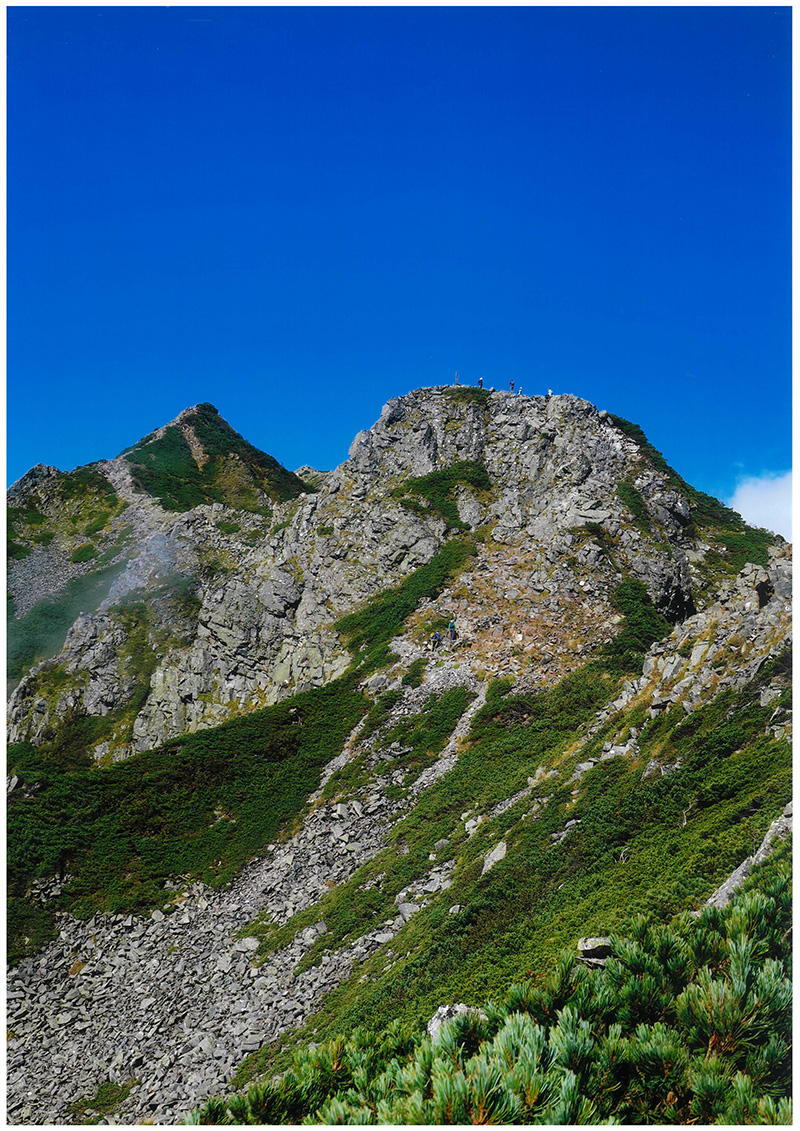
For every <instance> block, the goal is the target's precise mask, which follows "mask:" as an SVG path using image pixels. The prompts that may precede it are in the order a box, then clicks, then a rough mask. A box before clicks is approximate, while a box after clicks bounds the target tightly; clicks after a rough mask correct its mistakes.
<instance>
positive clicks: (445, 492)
mask: <svg viewBox="0 0 800 1131" xmlns="http://www.w3.org/2000/svg"><path fill="white" fill-rule="evenodd" d="M459 484H464V485H465V486H469V487H474V488H475V489H476V490H477V491H490V490H491V487H492V484H491V480H490V479H489V474H488V472H487V471H486V468H485V467H484V465H483V464H482V463H475V462H473V461H470V460H460V461H459V462H458V463H454V464H453V465H452V466H451V467H445V468H442V469H441V470H440V471H432V472H431V473H430V474H429V475H421V476H419V477H417V478H415V479H409V480H408V481H407V482H406V483H403V484H402V485H401V486H400V487H396V488H395V490H394V491H393V492H392V494H393V495H394V496H395V497H396V498H398V499H399V500H400V502H401V503H402V504H403V506H404V507H407V508H408V509H409V510H413V511H414V512H415V513H416V514H420V515H423V516H430V515H435V516H436V517H438V518H443V519H444V520H445V522H446V523H447V524H448V526H449V527H451V528H452V529H453V530H469V526H468V525H467V524H466V523H465V522H462V521H461V519H460V518H459V517H458V508H457V507H456V504H455V501H454V499H453V492H454V491H455V488H456V487H457V486H458V485H459Z"/></svg>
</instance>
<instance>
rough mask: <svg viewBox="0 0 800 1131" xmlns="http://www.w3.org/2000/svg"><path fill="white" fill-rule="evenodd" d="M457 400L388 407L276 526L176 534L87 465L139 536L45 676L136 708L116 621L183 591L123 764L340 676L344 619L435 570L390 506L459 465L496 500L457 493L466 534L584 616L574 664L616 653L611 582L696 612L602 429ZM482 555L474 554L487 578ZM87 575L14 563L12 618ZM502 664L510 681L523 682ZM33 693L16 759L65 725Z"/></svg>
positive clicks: (653, 512)
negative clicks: (479, 475)
mask: <svg viewBox="0 0 800 1131" xmlns="http://www.w3.org/2000/svg"><path fill="white" fill-rule="evenodd" d="M457 393H458V391H457V390H453V389H450V388H430V389H418V390H416V391H415V392H412V393H409V394H408V395H407V396H404V397H397V398H394V399H392V400H391V401H389V403H388V404H387V405H386V406H385V407H384V409H383V411H382V413H381V416H380V418H379V420H378V421H377V422H376V424H375V425H374V426H373V427H372V428H371V429H369V430H367V431H363V432H360V433H359V434H358V435H357V436H356V438H355V439H354V441H353V444H352V445H351V449H350V454H349V457H348V459H347V460H346V461H345V462H344V463H343V464H341V465H340V466H339V467H338V468H336V469H335V470H333V471H330V472H327V473H324V474H322V473H314V472H313V469H304V470H306V471H307V472H309V478H312V479H314V480H315V481H316V482H317V485H318V490H317V492H316V493H315V494H307V495H301V496H300V497H299V498H296V499H292V500H291V501H290V502H287V503H282V504H272V510H273V514H272V517H271V519H269V520H267V521H265V520H264V519H263V518H262V517H260V516H258V515H255V514H252V513H249V512H243V511H232V510H230V508H227V507H225V506H222V505H221V504H216V503H215V504H210V505H203V506H199V507H196V508H195V509H194V510H192V511H189V512H186V513H184V514H177V515H176V514H175V513H174V512H167V511H164V510H163V509H162V508H161V507H160V505H159V504H158V503H157V502H156V501H155V500H154V499H152V498H151V497H149V496H147V495H144V494H142V493H141V492H139V491H137V490H136V488H135V485H134V483H133V480H132V478H131V467H130V464H129V463H128V462H127V461H126V460H125V458H124V457H117V459H115V460H108V461H104V462H102V463H99V464H97V465H96V466H97V469H98V470H100V471H102V473H103V474H104V475H105V476H106V477H107V478H108V480H109V481H110V482H111V483H112V484H113V485H114V488H115V490H116V491H117V493H118V495H119V497H120V498H122V499H124V500H125V501H126V502H127V504H128V505H127V509H126V510H125V511H124V513H123V514H122V515H121V516H120V517H119V519H118V520H115V522H118V523H119V524H120V526H119V528H120V529H122V526H121V524H122V523H123V522H124V523H125V524H126V529H128V528H129V531H130V533H129V535H128V542H127V543H126V545H125V547H124V548H122V549H120V551H119V553H118V554H117V557H116V558H115V559H114V561H115V562H117V563H118V564H119V566H120V569H121V572H120V573H119V574H118V576H117V577H116V579H115V580H114V581H113V584H112V586H111V589H110V591H109V594H108V597H107V598H106V600H105V601H103V602H102V603H101V605H100V607H99V609H98V610H97V611H96V612H94V613H91V614H90V615H86V616H83V617H79V618H78V619H77V620H76V621H75V623H74V624H73V626H72V629H71V630H70V633H69V635H68V637H67V641H66V643H65V645H64V648H63V650H62V652H61V654H60V655H58V656H57V657H56V663H57V666H58V667H59V669H61V670H66V671H67V672H69V673H70V674H71V675H72V676H73V677H74V679H73V680H72V682H71V685H70V694H71V695H72V696H73V699H74V705H75V707H76V709H78V710H83V711H86V712H87V713H89V714H104V713H106V712H107V711H108V710H110V709H111V707H112V705H113V707H121V706H124V705H125V704H126V703H130V702H131V701H132V699H133V696H134V694H135V693H136V690H137V681H136V679H135V678H134V677H133V675H132V674H131V672H130V670H129V669H130V665H127V667H126V661H125V649H126V646H127V637H126V631H127V630H126V629H125V627H124V626H123V625H121V622H120V620H119V618H116V617H115V614H114V610H115V609H116V608H117V606H118V605H119V603H120V602H121V601H122V600H124V599H125V598H126V597H128V598H136V597H137V596H138V595H139V593H140V592H141V593H144V594H145V596H147V595H148V594H152V593H153V592H155V591H157V590H158V588H159V586H161V587H163V586H168V585H169V584H171V583H173V582H174V581H175V578H176V577H177V578H180V579H183V581H184V582H186V583H191V584H192V586H193V587H194V592H195V595H196V601H197V603H198V606H199V607H196V608H194V609H193V610H190V611H189V612H186V611H185V610H184V612H183V613H181V614H180V615H179V614H177V613H175V612H174V610H173V611H172V612H169V611H168V612H165V613H164V614H163V617H162V623H159V624H158V625H155V624H151V625H150V628H149V636H148V643H149V646H150V647H151V648H152V649H153V650H154V651H155V653H156V655H157V664H156V667H155V670H154V671H153V673H152V676H151V677H150V689H149V694H148V695H147V697H146V699H145V701H144V704H143V705H142V707H141V709H140V710H139V713H138V716H137V718H136V719H135V722H134V724H133V728H132V739H130V738H123V737H117V738H112V741H111V749H112V752H113V756H114V757H122V756H124V755H125V754H126V753H130V752H131V751H133V750H142V749H146V748H147V747H150V746H154V745H157V744H158V743H161V742H163V741H165V740H166V739H168V738H172V737H175V736H176V735H178V734H180V733H182V732H185V731H187V730H189V731H191V730H195V729H198V728H201V727H207V726H210V725H213V724H215V723H218V722H221V721H223V720H225V719H226V718H228V717H229V716H230V714H231V713H232V712H233V711H242V710H249V709H253V708H257V707H261V706H266V705H269V704H270V703H274V702H276V701H277V700H279V699H280V698H281V697H283V696H284V695H286V694H290V693H292V692H293V691H294V690H296V689H297V688H299V687H307V686H314V685H317V684H320V683H323V682H325V681H327V680H329V679H331V678H334V677H335V676H336V675H338V674H339V673H341V672H342V671H343V670H344V668H345V667H346V665H347V663H348V662H349V656H348V654H347V652H346V651H345V649H344V648H343V647H342V644H341V641H340V639H339V637H338V635H337V633H336V632H335V631H334V629H333V624H334V623H335V621H336V619H337V618H338V617H339V616H341V615H343V614H344V613H345V612H347V611H349V610H350V609H352V608H353V607H354V606H355V605H357V604H358V603H359V602H363V601H365V600H367V599H368V598H370V597H372V596H374V595H375V594H376V593H377V592H379V591H380V590H381V589H384V588H385V587H387V586H391V585H395V584H397V583H398V582H399V581H401V580H402V579H403V578H404V577H406V576H408V574H409V573H411V572H412V571H413V570H414V569H416V568H418V567H419V566H421V565H423V564H425V563H426V562H428V561H430V559H431V558H432V557H433V555H434V554H435V553H437V551H438V550H439V549H440V548H441V546H442V544H443V542H444V540H445V537H446V526H445V523H444V521H443V520H442V519H441V518H440V517H439V516H438V515H436V514H435V513H434V514H431V515H430V516H426V515H424V514H420V513H417V512H416V511H412V510H409V509H408V508H406V507H405V506H403V504H402V503H401V502H400V500H399V498H397V497H396V496H395V495H393V494H392V491H393V489H394V488H396V487H398V486H400V485H401V484H403V483H405V482H407V481H408V480H409V479H410V478H412V477H415V476H420V475H426V474H428V473H430V472H433V471H437V470H440V469H443V468H447V467H450V466H451V465H452V464H453V463H456V462H458V461H462V460H467V461H476V462H482V463H484V464H485V466H486V468H487V471H488V473H489V476H490V478H491V480H492V483H493V490H492V492H491V496H490V497H482V496H479V494H478V493H476V492H475V491H474V490H473V489H472V488H469V487H466V486H461V487H458V488H457V491H456V494H455V501H456V503H457V506H458V509H459V513H460V515H461V519H462V521H464V522H467V523H468V524H469V525H470V526H472V527H473V528H474V527H477V526H479V525H487V524H488V525H489V526H490V527H491V539H492V542H491V543H490V546H491V545H493V546H495V547H501V548H505V547H512V548H513V547H520V548H521V549H522V550H524V552H525V554H526V556H527V559H528V560H529V561H530V562H531V563H533V562H537V561H538V565H536V566H535V567H534V568H533V569H532V571H531V573H530V575H529V577H528V579H527V580H526V582H525V584H526V585H527V586H529V587H530V589H529V591H530V592H535V593H537V594H542V593H544V594H545V595H546V594H548V593H549V594H550V595H551V596H550V598H549V599H550V600H551V601H553V602H555V607H558V602H559V601H561V600H563V601H572V602H573V603H574V600H575V597H576V596H578V597H580V598H585V599H586V600H587V601H589V602H590V603H592V607H593V608H594V609H595V611H596V616H595V622H594V623H593V624H591V625H588V624H587V626H586V634H587V635H586V637H585V644H583V645H581V646H580V647H583V648H584V649H586V648H591V647H593V646H596V644H597V643H598V642H599V641H600V640H602V639H603V638H604V634H605V636H607V635H608V622H609V621H610V619H611V613H610V610H609V608H608V604H607V601H608V594H609V593H610V591H611V590H612V588H613V586H614V584H615V583H616V580H617V576H616V568H615V565H616V567H618V568H620V569H627V570H628V571H630V572H631V573H632V574H633V575H634V576H637V577H640V578H642V579H643V580H644V581H645V583H646V584H647V585H648V587H649V589H650V591H651V594H652V596H653V598H654V600H655V601H656V603H657V604H659V605H660V606H661V607H662V608H663V609H664V610H666V611H667V612H669V613H670V615H672V616H683V615H685V614H686V613H687V612H691V611H692V597H691V583H692V569H693V568H694V567H693V566H692V564H691V562H692V559H696V558H697V557H698V554H699V557H700V558H702V553H701V552H700V551H698V547H697V544H696V542H694V541H693V540H692V539H691V538H690V537H689V536H688V535H687V534H686V519H687V515H688V504H687V503H686V500H685V499H683V498H682V497H681V496H680V495H679V494H677V493H676V492H675V491H674V490H673V489H672V488H671V487H670V485H669V484H668V483H667V482H666V480H665V479H664V477H663V476H662V475H661V473H660V472H658V471H657V470H655V469H653V468H652V467H651V466H650V465H649V464H648V463H647V461H646V460H645V459H644V457H643V456H642V453H641V451H640V450H639V448H638V446H637V445H636V444H635V443H634V442H633V441H632V440H630V439H629V438H628V437H627V436H626V435H625V434H623V433H622V432H621V431H619V429H617V428H616V427H615V425H614V424H613V422H612V421H611V419H610V418H609V417H608V416H607V414H605V413H599V412H598V411H597V409H595V408H594V407H593V406H592V405H590V404H589V403H588V402H586V401H583V400H580V399H579V398H577V397H574V396H569V395H566V396H557V397H551V398H545V397H522V396H519V397H513V396H511V395H510V394H507V393H501V392H498V393H492V394H491V395H490V396H488V398H486V399H485V403H481V402H479V401H476V400H474V399H471V398H470V396H469V394H467V395H466V396H464V395H462V394H464V393H465V390H461V393H460V394H458V395H456V394H457ZM184 415H185V414H182V416H184ZM180 420H181V418H179V421H180ZM181 427H183V425H181ZM183 430H184V431H186V429H185V428H184V429H183ZM189 438H190V440H191V438H192V437H191V436H190V437H189ZM57 474H58V473H57V472H56V471H55V469H52V468H45V467H41V466H39V467H36V468H33V469H32V470H31V471H30V472H28V473H27V475H25V476H23V478H22V479H21V480H19V481H18V483H16V484H15V485H14V486H13V488H12V489H11V493H10V497H11V498H13V499H14V500H15V503H16V504H19V505H22V504H23V503H24V502H26V501H28V500H31V499H40V498H44V497H45V496H44V495H42V492H45V493H46V491H47V489H48V488H47V484H48V482H49V481H50V480H51V479H52V478H53V476H57ZM623 480H625V481H626V482H632V483H633V484H634V485H635V487H636V489H637V490H638V491H639V493H640V495H641V497H642V498H643V500H644V503H645V505H646V507H647V509H648V513H649V516H650V522H651V525H652V529H653V533H652V535H647V534H645V533H643V532H642V530H640V529H639V528H638V527H637V526H636V524H635V522H634V521H633V519H632V515H631V514H630V512H629V511H628V510H627V509H626V506H625V505H624V503H623V502H622V501H621V499H620V498H619V497H618V495H617V486H618V484H619V483H620V482H622V481H623ZM585 522H594V523H598V524H600V525H601V526H602V527H603V529H605V530H607V531H608V532H609V534H610V535H613V536H614V537H615V539H617V544H616V548H615V565H612V564H611V563H610V562H609V561H608V560H607V559H606V557H605V556H604V552H603V549H602V547H601V546H599V544H598V543H597V542H588V543H587V544H586V545H583V546H581V545H578V546H576V545H575V541H576V539H575V535H574V534H572V533H570V531H571V530H572V529H574V528H582V526H583V524H584V523H585ZM236 526H238V527H239V529H238V530H235V531H233V532H232V533H228V532H226V531H228V530H231V528H232V527H236ZM490 552H491V551H490V550H485V549H484V548H481V551H480V557H479V562H480V561H482V560H483V558H484V557H485V556H486V555H488V554H489V553H490ZM92 568H93V567H92V565H91V563H87V564H75V563H71V561H70V559H69V556H68V555H67V554H66V551H64V550H63V549H60V548H59V546H58V545H56V543H54V544H53V545H52V546H50V547H49V548H48V549H47V550H36V551H34V553H33V554H31V555H30V556H29V557H27V558H25V559H23V560H20V561H12V562H11V565H10V570H9V586H10V590H11V592H12V595H14V596H15V599H17V600H18V602H19V601H21V602H23V603H24V602H25V601H28V602H31V601H32V600H33V599H39V598H42V597H44V596H49V595H52V596H55V597H56V598H58V596H59V594H61V593H63V592H64V587H65V585H66V583H67V582H68V581H69V580H70V578H72V577H74V576H78V575H79V574H80V575H81V576H82V574H84V573H86V572H87V571H88V572H90V571H91V569H92ZM81 571H82V572H81ZM590 573H591V577H590V576H589V574H590ZM512 591H513V590H512V589H509V591H508V592H509V594H510V593H511V592H512ZM520 595H521V594H520ZM25 607H30V605H28V606H25ZM491 607H492V606H491V605H489V606H487V609H491ZM18 611H22V606H20V607H19V608H18ZM496 616H497V613H496V612H495V617H496ZM490 618H491V613H487V616H484V617H481V616H478V617H477V618H476V619H475V622H474V633H476V634H477V635H478V636H480V635H481V634H482V635H483V636H485V637H486V639H487V641H491V633H492V631H493V627H492V625H491V624H490V623H488V620H489V619H490ZM156 619H157V618H156ZM484 622H487V623H484ZM465 627H466V628H468V627H469V626H465ZM487 646H488V645H487ZM543 655H544V656H545V657H546V656H547V653H546V652H544V653H543ZM478 662H479V663H482V662H483V659H482V657H480V658H479V661H478ZM542 662H543V664H545V665H546V664H547V663H551V662H552V661H548V660H547V659H546V658H544V659H543V661H542ZM556 662H560V661H558V660H557V661H556ZM509 663H510V671H511V673H512V674H514V673H518V672H519V664H518V663H516V661H513V659H512V660H510V661H509ZM42 683H43V680H42V672H41V670H40V669H38V668H34V669H33V670H32V671H31V672H30V674H28V675H27V676H26V677H25V678H24V679H23V680H22V681H21V683H20V684H19V685H18V687H17V688H16V689H15V690H14V692H13V693H12V696H11V700H10V704H9V737H10V739H11V740H12V741H21V740H25V739H30V740H31V741H33V742H37V741H39V740H40V737H41V735H42V734H43V732H44V731H45V730H46V729H47V727H48V726H49V725H51V723H52V720H53V718H54V717H57V716H58V713H59V710H60V707H59V706H58V705H57V704H56V703H54V702H53V701H52V698H49V697H48V695H47V694H45V693H43V691H42Z"/></svg>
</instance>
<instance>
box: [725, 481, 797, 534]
mask: <svg viewBox="0 0 800 1131" xmlns="http://www.w3.org/2000/svg"><path fill="white" fill-rule="evenodd" d="M728 506H729V507H732V508H733V509H734V510H735V511H738V512H739V514H740V515H741V516H742V518H743V519H744V520H745V521H746V522H749V523H750V525H751V526H764V527H766V529H767V530H772V531H773V532H774V533H775V534H782V535H783V537H784V538H786V539H787V541H789V542H791V540H792V473H791V471H786V472H784V473H783V474H782V475H779V474H773V473H771V472H765V474H764V475H761V476H759V477H758V478H753V479H743V480H742V481H741V483H739V484H738V486H737V488H736V490H735V491H734V492H733V495H732V496H731V498H730V499H728Z"/></svg>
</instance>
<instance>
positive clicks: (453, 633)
mask: <svg viewBox="0 0 800 1131" xmlns="http://www.w3.org/2000/svg"><path fill="white" fill-rule="evenodd" d="M447 631H448V632H449V633H450V639H451V640H455V638H456V622H455V621H454V620H451V621H450V623H449V624H448V626H447Z"/></svg>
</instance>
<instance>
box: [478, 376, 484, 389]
mask: <svg viewBox="0 0 800 1131" xmlns="http://www.w3.org/2000/svg"><path fill="white" fill-rule="evenodd" d="M478 388H479V389H482V388H483V377H479V378H478Z"/></svg>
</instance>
